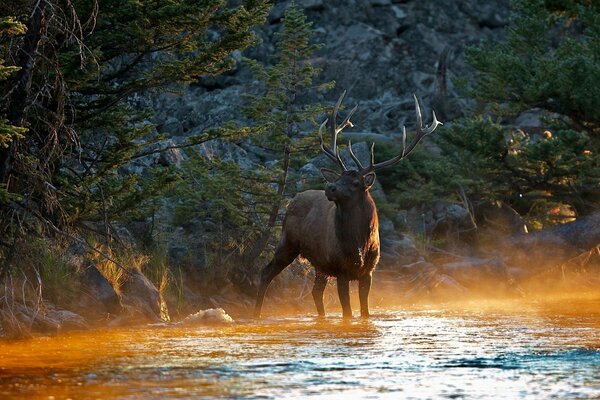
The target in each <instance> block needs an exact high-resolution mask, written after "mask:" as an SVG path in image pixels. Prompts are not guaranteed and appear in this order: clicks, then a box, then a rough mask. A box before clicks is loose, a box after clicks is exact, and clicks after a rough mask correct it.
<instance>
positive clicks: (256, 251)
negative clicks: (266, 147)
mask: <svg viewBox="0 0 600 400" xmlns="http://www.w3.org/2000/svg"><path fill="white" fill-rule="evenodd" d="M290 158H291V150H290V147H289V146H286V147H285V149H284V151H283V165H282V166H281V169H282V175H281V179H280V180H279V183H278V184H277V199H276V200H275V203H273V206H272V207H271V210H270V212H269V221H268V222H267V226H266V227H265V229H263V231H262V232H260V233H259V234H258V238H257V239H256V241H255V242H254V244H253V245H252V247H250V249H249V250H248V251H246V252H244V255H243V256H242V259H243V264H244V265H246V266H247V265H252V264H253V263H254V261H255V260H256V259H257V258H258V256H260V254H261V253H262V252H263V250H264V249H265V247H267V244H268V243H269V239H270V238H271V231H272V230H273V227H274V226H275V224H276V223H277V217H278V216H279V208H280V207H281V201H282V200H283V194H284V192H285V185H286V184H287V176H288V171H289V168H290Z"/></svg>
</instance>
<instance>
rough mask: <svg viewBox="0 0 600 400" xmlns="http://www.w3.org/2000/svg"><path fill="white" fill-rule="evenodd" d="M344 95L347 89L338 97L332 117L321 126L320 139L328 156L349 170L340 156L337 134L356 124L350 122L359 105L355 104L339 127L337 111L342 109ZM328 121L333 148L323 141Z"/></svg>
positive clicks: (345, 169) (322, 147) (322, 148)
mask: <svg viewBox="0 0 600 400" xmlns="http://www.w3.org/2000/svg"><path fill="white" fill-rule="evenodd" d="M344 96H346V91H345V90H344V92H343V93H342V95H341V96H340V98H339V99H338V101H337V103H335V107H333V111H332V112H331V117H330V118H328V119H326V120H325V121H324V122H323V123H322V124H321V126H320V127H319V140H320V142H321V150H322V151H323V153H324V154H325V155H326V156H327V157H329V158H330V159H331V160H333V161H335V162H336V163H337V164H338V165H339V166H340V167H342V169H343V170H344V171H347V170H348V169H347V168H346V166H345V165H344V162H343V161H342V158H341V157H340V151H339V149H338V147H337V135H338V134H339V133H340V132H341V131H342V130H343V129H344V128H345V127H346V126H350V127H352V126H354V125H352V122H350V117H352V114H354V112H355V111H356V109H357V108H358V105H356V106H354V108H353V109H352V110H350V112H349V113H348V115H347V116H346V118H344V121H342V125H340V127H339V128H338V127H337V121H336V120H337V113H338V111H339V109H340V105H341V104H342V100H344ZM327 122H329V129H330V132H331V145H332V148H331V149H330V148H328V147H327V146H325V143H324V142H323V129H324V128H325V125H327Z"/></svg>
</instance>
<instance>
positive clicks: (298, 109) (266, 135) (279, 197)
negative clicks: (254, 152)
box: [244, 2, 333, 263]
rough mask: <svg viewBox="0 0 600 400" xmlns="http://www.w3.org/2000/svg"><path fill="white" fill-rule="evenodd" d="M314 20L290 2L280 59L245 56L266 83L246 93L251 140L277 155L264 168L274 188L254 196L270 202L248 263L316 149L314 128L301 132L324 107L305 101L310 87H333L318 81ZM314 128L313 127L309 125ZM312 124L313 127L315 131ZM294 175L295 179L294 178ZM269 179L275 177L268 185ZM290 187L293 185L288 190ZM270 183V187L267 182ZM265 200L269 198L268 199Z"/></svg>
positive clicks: (318, 89)
mask: <svg viewBox="0 0 600 400" xmlns="http://www.w3.org/2000/svg"><path fill="white" fill-rule="evenodd" d="M312 35H313V28H312V23H311V22H307V21H306V16H305V15H304V13H303V12H302V10H301V9H300V8H299V7H298V6H297V5H296V4H295V3H294V2H292V3H291V4H290V6H289V7H288V9H287V11H286V13H285V15H284V17H283V23H282V31H281V32H279V33H277V34H276V36H275V37H276V40H277V45H276V49H277V51H278V57H277V62H276V63H275V64H273V65H270V66H265V65H261V64H260V63H258V62H256V61H253V60H247V62H248V64H249V65H250V66H251V68H252V70H253V71H254V74H255V76H256V77H257V78H258V80H259V81H260V82H261V83H262V85H263V86H264V89H263V90H264V91H263V92H262V93H260V94H259V95H250V96H248V98H247V99H248V106H247V107H245V112H246V115H247V116H248V117H249V118H250V119H251V120H252V121H253V126H252V129H253V132H254V135H253V136H252V140H253V142H254V143H255V144H257V145H259V146H261V147H262V148H263V149H265V150H266V151H267V153H268V154H270V155H271V157H273V159H275V160H276V163H275V164H274V165H272V167H271V168H270V169H267V170H265V173H264V175H265V177H266V178H267V182H268V183H269V185H268V186H270V187H273V188H274V191H275V193H274V196H273V197H270V198H264V197H262V198H261V197H258V198H257V197H255V198H254V199H252V202H253V203H256V204H258V205H260V203H263V204H262V206H263V207H264V206H266V209H267V210H268V211H267V213H266V214H259V215H264V216H265V218H262V219H261V220H258V221H257V222H258V234H257V235H256V236H255V238H254V243H253V244H252V246H250V247H249V248H248V249H247V250H246V251H245V254H244V259H245V261H246V263H252V262H254V260H255V259H256V258H257V257H258V256H259V255H260V254H261V253H262V252H263V250H264V249H265V247H266V245H267V243H268V241H269V239H270V237H271V234H272V231H273V228H274V227H275V225H276V223H277V221H278V217H279V213H280V208H281V206H282V202H283V200H284V199H285V198H286V197H287V196H290V197H292V196H293V195H294V194H295V189H294V186H295V185H293V183H294V181H293V177H290V171H291V167H292V166H295V167H299V166H301V165H302V164H304V163H305V162H306V161H307V159H308V157H307V154H310V153H309V152H308V151H310V149H317V148H318V145H317V138H316V135H314V134H312V132H311V133H310V134H308V135H306V134H303V132H302V128H306V127H307V126H308V127H312V128H314V127H315V126H316V125H317V122H316V121H315V119H314V118H315V116H316V115H318V114H319V113H321V112H322V111H323V108H322V107H321V105H319V104H306V103H305V102H304V101H303V98H306V96H307V95H308V94H309V93H312V92H321V91H325V90H327V89H330V88H331V87H332V86H333V82H330V83H325V84H319V85H315V84H314V83H313V80H314V78H315V77H316V76H317V74H318V73H319V72H320V69H319V68H316V67H315V66H313V65H312V60H311V58H312V56H313V53H314V52H315V51H316V50H318V49H319V48H321V47H322V45H320V44H311V43H310V39H311V36H312ZM309 129H310V128H309ZM312 130H313V129H310V131H312ZM290 178H292V182H290ZM270 183H274V186H273V185H270ZM289 187H291V189H290V190H287V191H286V189H288V188H289ZM265 189H266V188H265ZM265 200H267V201H268V203H267V204H264V203H265Z"/></svg>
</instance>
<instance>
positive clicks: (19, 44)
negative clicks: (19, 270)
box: [0, 0, 270, 231]
mask: <svg viewBox="0 0 600 400" xmlns="http://www.w3.org/2000/svg"><path fill="white" fill-rule="evenodd" d="M236 4H237V5H236V6H234V5H230V3H229V2H227V1H225V0H200V1H198V0H193V1H192V0H174V1H168V2H139V1H135V0H125V1H121V0H119V1H115V0H102V1H99V2H97V3H96V2H93V1H88V0H76V1H73V2H67V3H57V4H55V3H52V4H51V5H50V4H49V3H48V2H45V1H42V2H40V4H39V6H40V7H38V8H37V9H36V10H38V11H39V10H41V12H42V14H43V16H44V18H41V19H40V22H39V24H40V25H39V26H36V25H34V28H35V29H34V31H32V32H31V33H32V34H33V35H35V34H36V33H38V32H41V31H43V32H44V35H43V38H44V39H43V40H41V41H40V42H39V43H38V44H37V50H36V52H31V54H30V55H31V56H32V57H34V58H35V59H33V60H32V61H33V63H32V64H30V65H33V66H34V67H33V69H23V68H21V67H22V66H21V65H17V66H15V67H10V68H6V67H4V66H3V65H2V64H0V67H1V68H0V76H1V77H7V78H8V79H6V80H5V81H4V82H0V92H2V93H3V94H6V95H7V98H8V101H7V102H6V103H5V104H3V105H0V175H2V176H0V180H1V182H0V185H3V186H2V187H4V188H6V189H7V190H4V189H2V190H0V200H1V201H2V202H3V203H4V202H5V201H6V200H7V199H8V198H9V197H10V198H12V199H16V198H23V199H27V201H28V205H27V208H22V210H24V209H35V210H38V211H39V213H38V214H37V215H38V216H41V217H43V218H47V219H49V220H51V221H53V222H54V223H55V224H57V225H59V226H65V225H67V226H72V225H74V224H77V223H78V222H81V221H94V220H108V221H111V220H114V219H124V218H134V217H140V216H141V215H142V214H144V213H147V211H148V210H150V209H152V208H153V207H154V204H156V203H157V202H158V201H159V199H160V197H161V196H163V195H164V192H165V190H168V189H169V187H170V185H172V183H174V181H175V180H176V179H177V176H176V174H174V173H173V171H172V170H171V169H169V168H165V167H162V166H160V165H158V164H156V163H154V164H152V163H151V162H149V161H148V160H149V158H148V157H147V156H149V155H150V156H151V155H155V154H158V153H159V151H155V150H156V148H157V147H156V143H157V142H159V141H161V140H163V139H164V138H165V135H162V134H160V132H156V129H155V127H154V126H153V125H152V124H151V123H149V122H148V121H149V119H150V118H151V116H152V111H153V110H151V109H142V108H140V107H139V106H137V105H136V102H135V100H134V98H135V97H136V96H137V95H138V94H147V93H149V92H151V91H153V90H164V89H165V88H167V87H173V85H174V84H182V83H189V82H193V81H194V80H195V79H197V78H198V77H202V76H207V75H216V74H220V73H222V72H224V71H227V70H228V69H230V68H232V66H233V65H234V61H233V58H232V57H231V53H232V52H233V51H234V50H243V49H244V48H246V47H247V46H249V45H252V44H254V43H256V42H257V38H256V35H255V34H254V32H253V30H252V28H253V27H254V26H255V25H257V24H259V23H262V22H263V21H264V19H265V18H266V14H267V12H268V10H269V8H270V6H269V4H268V2H267V1H266V0H261V1H243V2H237V3H236ZM21 7H22V4H21V3H20V2H8V3H7V4H4V5H3V6H2V9H3V11H5V10H8V11H14V13H12V14H15V15H21V14H20V12H21V11H22V10H21ZM30 11H31V10H26V12H25V15H29V14H30ZM33 19H34V18H30V20H29V21H32V20H33ZM28 23H33V22H28ZM0 30H1V31H2V32H6V33H11V34H15V33H18V34H20V33H23V31H24V25H23V24H21V23H19V22H16V20H14V19H10V18H3V19H2V20H0ZM25 45H27V42H26V41H25V40H15V41H12V42H10V43H9V42H2V43H1V44H0V52H1V53H0V54H1V55H2V57H4V58H6V59H12V60H15V59H16V60H19V57H18V55H19V54H20V53H19V52H20V51H21V50H22V49H23V48H24V47H23V46H25ZM9 72H10V73H13V74H12V75H10V76H7V74H8V73H9ZM15 72H18V73H20V72H23V77H24V78H29V79H30V80H31V85H30V86H26V87H25V88H23V90H27V92H26V93H25V94H24V96H21V94H20V95H19V96H20V97H21V98H26V102H24V103H23V104H22V103H21V102H19V101H18V100H19V99H18V98H17V92H16V91H12V89H11V88H14V87H15V84H16V80H17V78H18V77H17V76H16V74H15ZM2 114H6V115H9V114H10V115H12V117H8V118H7V119H5V118H3V117H2ZM25 128H27V132H28V134H27V135H26V136H24V133H25ZM222 133H223V131H222V130H219V129H212V130H210V131H207V132H205V133H203V134H201V135H198V136H197V137H193V138H190V139H189V141H188V143H184V144H182V145H183V146H191V145H194V144H197V143H202V142H204V141H206V140H209V139H211V138H214V137H218V136H220V135H221V134H222ZM11 142H12V143H13V145H11V146H10V148H9V147H6V146H7V145H8V144H9V143H11ZM3 148H4V150H3ZM5 161H6V162H5ZM139 161H143V162H145V165H146V167H147V168H145V169H144V173H143V174H142V175H139V174H136V173H135V172H133V171H135V168H134V167H135V166H136V163H137V162H139ZM149 164H152V165H149ZM4 165H7V166H8V167H9V168H8V170H6V171H4V168H3V166H4ZM128 171H131V172H129V174H128V173H127V172H128ZM9 195H10V196H9ZM1 211H2V212H3V213H6V214H8V213H10V212H12V211H11V209H10V208H6V209H5V208H3V209H2V210H1ZM6 214H5V215H6ZM0 221H1V222H2V223H3V225H4V228H5V229H6V230H7V231H8V230H10V224H5V222H6V220H5V219H4V218H3V217H2V216H0Z"/></svg>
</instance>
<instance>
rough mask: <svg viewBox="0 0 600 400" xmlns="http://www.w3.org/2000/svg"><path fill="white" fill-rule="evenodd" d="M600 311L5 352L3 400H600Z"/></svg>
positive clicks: (210, 331)
mask: <svg viewBox="0 0 600 400" xmlns="http://www.w3.org/2000/svg"><path fill="white" fill-rule="evenodd" d="M598 306H600V301H588V302H584V303H582V302H578V303H573V302H559V303H556V304H552V305H539V304H528V305H526V306H524V305H519V304H512V305H511V307H506V306H504V305H502V304H492V305H487V306H483V305H482V304H469V305H465V306H460V307H456V306H453V307H448V306H436V307H427V308H424V307H423V308H411V309H395V310H393V309H392V310H389V309H386V310H374V311H375V315H374V317H373V318H372V319H370V320H369V321H362V320H359V319H355V320H352V321H343V320H342V319H340V318H337V317H335V316H332V317H328V318H327V319H326V320H318V319H316V318H314V317H312V316H307V315H305V314H303V315H287V316H277V317H270V318H266V319H264V320H262V321H259V322H256V321H251V320H248V321H238V322H237V323H236V324H233V325H228V326H168V327H143V328H129V329H118V330H102V331H91V332H77V333H69V334H62V335H59V336H56V337H45V338H35V339H29V340H23V341H13V342H0V397H6V398H55V399H60V398H77V399H86V398H103V399H110V398H140V397H144V398H155V399H163V398H190V397H195V398H202V397H207V398H208V397H229V398H282V397H294V398H299V397H302V398H305V397H319V398H341V397H342V396H343V397H344V398H350V397H356V398H415V399H423V398H489V397H494V398H505V399H515V398H528V399H529V398H540V399H541V398H553V397H554V398H592V397H600V352H599V350H598V349H599V348H600V311H597V310H600V308H599V307H598Z"/></svg>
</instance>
